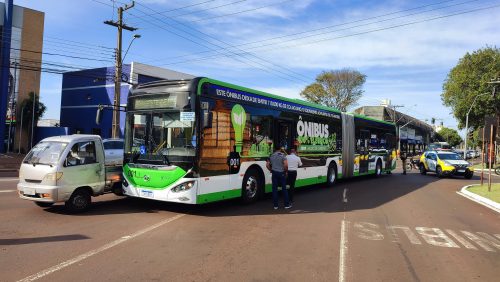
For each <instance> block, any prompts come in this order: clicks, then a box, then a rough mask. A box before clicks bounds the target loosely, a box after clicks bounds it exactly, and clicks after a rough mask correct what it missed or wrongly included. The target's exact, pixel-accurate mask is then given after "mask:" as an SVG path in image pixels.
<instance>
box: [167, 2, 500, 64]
mask: <svg viewBox="0 0 500 282" xmlns="http://www.w3.org/2000/svg"><path fill="white" fill-rule="evenodd" d="M499 6H500V5H493V6H487V7H481V8H477V9H472V10H465V11H461V12H457V13H452V14H447V15H443V16H437V17H432V18H427V19H424V20H417V21H412V22H406V23H403V24H398V25H393V26H388V27H383V28H378V29H371V30H367V31H362V32H358V33H352V34H347V35H342V36H337V37H331V38H324V39H320V40H316V41H309V42H303V43H296V44H292V45H285V46H282V47H280V48H290V47H297V46H303V45H310V44H315V43H319V42H324V41H331V40H336V39H342V38H348V37H354V36H358V35H364V34H369V33H374V32H379V31H384V30H390V29H395V28H399V27H404V26H410V25H414V24H418V23H423V22H428V21H434V20H438V19H443V18H448V17H453V16H457V15H462V14H467V13H473V12H478V11H482V10H487V9H493V8H497V7H499ZM298 39H300V38H298ZM298 39H295V40H298ZM269 45H275V44H269ZM266 46H268V45H266ZM261 47H262V46H257V47H253V48H249V49H250V50H254V49H258V48H261ZM275 49H276V46H274V47H273V48H268V49H262V50H260V51H272V50H275ZM180 57H185V56H180ZM217 57H218V56H217V55H212V56H207V57H202V58H196V59H191V60H184V61H178V62H174V63H167V64H161V65H173V64H182V63H186V62H193V61H203V60H207V59H215V58H217Z"/></svg>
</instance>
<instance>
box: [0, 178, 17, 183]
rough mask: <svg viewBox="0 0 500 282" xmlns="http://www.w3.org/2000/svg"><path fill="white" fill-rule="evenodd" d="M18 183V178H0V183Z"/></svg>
mask: <svg viewBox="0 0 500 282" xmlns="http://www.w3.org/2000/svg"><path fill="white" fill-rule="evenodd" d="M8 181H19V178H0V182H8Z"/></svg>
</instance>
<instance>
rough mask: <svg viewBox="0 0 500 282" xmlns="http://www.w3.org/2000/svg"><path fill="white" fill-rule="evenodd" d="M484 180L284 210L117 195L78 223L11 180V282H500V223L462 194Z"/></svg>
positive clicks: (4, 241) (3, 213) (2, 235)
mask: <svg viewBox="0 0 500 282" xmlns="http://www.w3.org/2000/svg"><path fill="white" fill-rule="evenodd" d="M495 180H496V182H500V178H496V179H495ZM477 181H478V178H477V177H474V179H472V180H464V179H459V178H457V179H438V178H436V177H435V176H433V175H427V176H421V175H419V174H417V173H410V174H409V175H406V176H404V175H401V174H400V173H394V174H393V175H384V176H383V177H380V178H376V179H375V178H362V179H353V180H349V181H343V182H341V183H338V184H337V185H336V186H335V187H334V188H333V189H329V188H326V187H322V186H316V187H310V188H307V189H302V190H300V191H298V192H297V194H296V203H295V205H294V207H293V208H292V209H291V210H284V209H280V210H277V211H275V210H273V209H272V204H271V199H270V198H267V199H264V200H262V201H260V202H258V203H256V204H252V205H242V204H241V203H240V202H239V201H227V202H222V203H216V204H211V205H206V206H185V205H173V204H168V203H161V202H154V201H148V200H141V199H130V198H121V197H117V196H114V195H106V196H101V197H98V198H94V200H95V204H94V205H93V207H92V210H91V211H90V212H88V213H85V214H81V215H72V214H68V213H66V212H65V210H64V208H63V206H62V205H58V206H54V207H52V208H48V209H42V208H39V207H38V206H36V205H35V204H33V203H31V202H29V201H24V200H20V199H18V198H17V194H16V192H15V191H12V190H15V184H16V181H15V179H11V178H0V273H1V274H0V281H18V280H23V279H24V281H35V280H38V281H140V280H158V281H472V280H477V281H498V277H500V215H499V214H498V213H495V212H494V211H491V210H489V209H487V208H485V207H483V206H481V205H478V204H476V203H474V202H471V201H470V200H468V199H465V198H463V197H462V196H460V195H458V194H456V191H457V190H458V189H459V188H461V187H462V186H464V185H467V184H470V183H475V182H477ZM495 236H496V237H495Z"/></svg>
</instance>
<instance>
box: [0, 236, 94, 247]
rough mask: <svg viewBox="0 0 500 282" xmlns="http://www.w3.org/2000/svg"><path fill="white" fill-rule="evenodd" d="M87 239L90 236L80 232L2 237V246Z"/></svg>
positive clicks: (0, 241)
mask: <svg viewBox="0 0 500 282" xmlns="http://www.w3.org/2000/svg"><path fill="white" fill-rule="evenodd" d="M87 239H90V237H87V236H85V235H80V234H73V235H60V236H47V237H33V238H16V239H0V246H4V245H5V246H9V245H26V244H37V243H47V242H62V241H75V240H87Z"/></svg>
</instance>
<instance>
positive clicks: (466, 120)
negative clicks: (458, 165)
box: [464, 93, 490, 160]
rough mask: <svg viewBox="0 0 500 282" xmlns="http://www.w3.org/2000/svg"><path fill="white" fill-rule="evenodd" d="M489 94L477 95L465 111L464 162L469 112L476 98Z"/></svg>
mask: <svg viewBox="0 0 500 282" xmlns="http://www.w3.org/2000/svg"><path fill="white" fill-rule="evenodd" d="M488 94H490V93H483V94H479V95H477V96H476V97H475V98H474V100H473V101H472V104H471V105H470V108H469V110H468V111H467V115H466V116H465V138H464V139H465V141H464V145H465V147H464V160H466V159H467V135H469V134H468V133H469V132H468V131H469V114H470V111H471V110H472V107H474V103H476V100H477V98H479V97H481V96H484V95H488Z"/></svg>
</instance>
